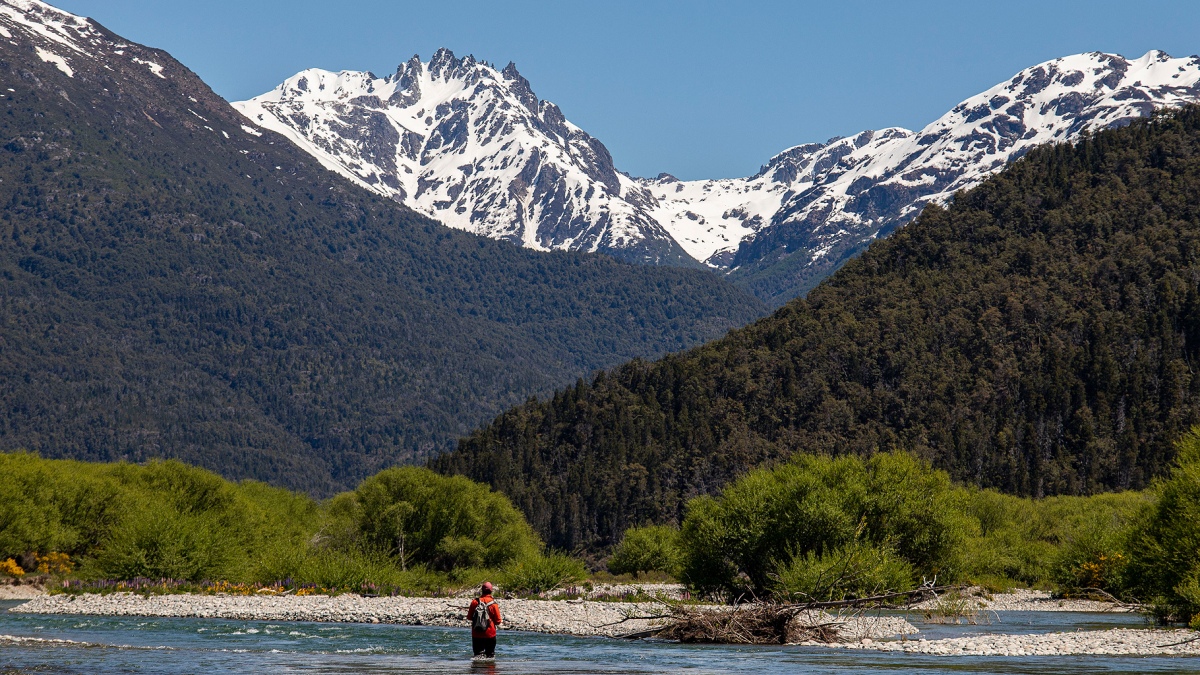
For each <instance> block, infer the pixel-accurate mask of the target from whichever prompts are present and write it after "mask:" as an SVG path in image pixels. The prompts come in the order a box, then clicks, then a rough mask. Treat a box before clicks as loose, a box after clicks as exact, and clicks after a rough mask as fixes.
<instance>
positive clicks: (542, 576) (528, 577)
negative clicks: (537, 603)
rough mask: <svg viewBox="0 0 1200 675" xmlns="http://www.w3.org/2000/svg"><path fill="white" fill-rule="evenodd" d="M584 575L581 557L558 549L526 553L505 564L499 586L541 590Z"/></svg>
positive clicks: (512, 589)
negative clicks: (555, 551) (548, 551)
mask: <svg viewBox="0 0 1200 675" xmlns="http://www.w3.org/2000/svg"><path fill="white" fill-rule="evenodd" d="M586 578H587V568H586V567H585V566H584V564H583V561H581V560H578V559H576V558H572V557H570V556H567V555H562V554H559V553H551V554H547V555H536V556H528V557H525V558H521V559H519V560H516V561H514V562H512V563H510V564H509V565H507V566H506V567H505V568H504V569H503V571H502V572H501V575H500V586H501V588H503V589H504V590H505V591H506V592H509V593H544V592H546V591H552V590H554V589H556V588H562V587H563V586H566V585H568V584H572V583H578V582H581V581H583V580H584V579H586Z"/></svg>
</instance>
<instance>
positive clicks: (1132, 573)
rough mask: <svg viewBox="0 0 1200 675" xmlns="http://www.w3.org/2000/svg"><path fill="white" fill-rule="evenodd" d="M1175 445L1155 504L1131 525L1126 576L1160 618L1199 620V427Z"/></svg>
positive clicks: (1166, 619)
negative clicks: (1172, 463)
mask: <svg viewBox="0 0 1200 675" xmlns="http://www.w3.org/2000/svg"><path fill="white" fill-rule="evenodd" d="M1176 448H1177V451H1178V455H1177V459H1176V464H1175V468H1174V469H1173V470H1172V471H1171V474H1170V476H1169V477H1168V478H1167V479H1166V480H1163V481H1161V482H1160V483H1158V484H1157V485H1156V486H1155V487H1154V489H1153V491H1154V492H1155V493H1156V495H1157V497H1158V499H1157V501H1156V503H1154V504H1153V505H1152V506H1149V507H1147V508H1146V510H1145V511H1144V513H1143V515H1142V518H1141V520H1140V521H1139V522H1138V523H1137V524H1136V525H1135V527H1133V528H1132V534H1131V541H1130V544H1129V549H1128V550H1129V554H1130V555H1129V558H1130V559H1129V566H1128V574H1127V578H1128V580H1129V589H1130V591H1131V592H1133V593H1135V594H1136V595H1138V596H1139V597H1140V599H1141V600H1143V601H1147V602H1151V603H1153V605H1154V607H1155V612H1156V614H1157V615H1158V617H1159V618H1160V619H1161V620H1163V621H1171V622H1176V621H1177V622H1184V623H1188V622H1193V621H1195V622H1197V623H1200V620H1198V617H1200V427H1193V429H1192V430H1191V431H1190V432H1189V433H1188V434H1186V435H1185V436H1184V437H1183V438H1182V439H1180V441H1179V443H1178V444H1177V446H1176Z"/></svg>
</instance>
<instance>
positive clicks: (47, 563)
mask: <svg viewBox="0 0 1200 675" xmlns="http://www.w3.org/2000/svg"><path fill="white" fill-rule="evenodd" d="M73 569H75V565H74V564H73V563H72V562H71V556H69V555H67V554H66V553H58V552H56V551H51V552H50V553H47V554H46V555H39V556H38V568H37V571H38V574H70V573H71V570H73Z"/></svg>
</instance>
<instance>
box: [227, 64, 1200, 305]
mask: <svg viewBox="0 0 1200 675" xmlns="http://www.w3.org/2000/svg"><path fill="white" fill-rule="evenodd" d="M1198 100H1200V59H1197V58H1196V57H1192V58H1186V59H1176V58H1171V57H1170V56H1168V55H1166V54H1164V53H1162V52H1157V51H1153V52H1149V53H1148V54H1146V55H1145V56H1142V57H1141V58H1140V59H1137V60H1134V61H1130V60H1127V59H1125V58H1123V57H1121V56H1116V55H1113V54H1102V53H1090V54H1078V55H1075V56H1068V57H1065V58H1061V59H1056V60H1053V61H1048V62H1046V63H1042V64H1039V65H1037V66H1034V67H1032V68H1029V69H1026V70H1024V71H1021V72H1020V73H1017V75H1016V76H1014V77H1013V78H1012V79H1011V80H1009V81H1007V82H1003V83H1001V84H998V85H996V86H995V87H992V88H991V89H988V90H987V91H985V92H983V93H980V94H978V95H976V96H973V97H971V98H969V99H967V100H965V101H963V102H962V103H960V104H959V105H957V106H956V107H955V108H954V109H953V110H951V111H950V112H948V113H946V114H945V115H943V116H942V117H941V118H940V119H938V120H937V121H935V122H933V123H932V124H930V125H929V126H927V127H925V128H924V129H922V130H920V131H915V132H914V131H909V130H907V129H900V128H888V129H879V130H871V131H863V132H860V133H857V134H855V135H853V136H849V137H845V138H834V139H830V140H829V141H827V142H825V143H809V144H805V145H798V146H795V147H793V148H789V149H787V150H785V151H783V152H781V153H779V154H778V155H776V156H775V157H773V158H771V160H770V161H768V162H767V164H766V165H765V166H763V167H762V169H761V170H760V171H759V172H758V173H757V174H755V175H753V176H749V177H747V178H735V179H720V180H697V181H680V180H678V179H676V178H675V177H674V176H671V175H670V174H661V175H659V176H658V177H656V178H631V177H629V176H627V175H625V174H622V173H621V172H619V171H618V170H617V169H616V168H615V166H614V163H613V159H612V156H611V155H610V154H609V152H608V150H607V149H606V148H605V147H604V145H603V144H602V143H601V142H600V141H598V140H597V139H595V138H593V137H591V136H589V135H588V134H587V133H586V132H584V131H583V130H582V129H580V128H579V127H577V126H575V125H573V124H571V123H570V122H569V121H567V120H566V118H565V117H564V116H563V113H562V111H561V110H559V108H558V106H556V105H554V104H553V103H550V102H548V101H542V100H540V99H538V97H537V96H536V95H535V94H534V93H533V89H532V87H531V86H530V84H529V82H528V80H526V79H525V78H524V77H522V76H521V74H520V73H519V72H517V69H516V67H515V66H514V65H512V64H509V65H508V66H507V67H506V68H504V69H503V70H497V69H496V68H494V67H493V66H491V65H489V64H487V63H482V62H478V61H476V60H475V59H474V58H472V57H470V56H467V57H465V58H462V59H459V58H456V57H455V56H454V55H453V54H452V53H450V52H449V51H447V50H441V51H439V52H438V53H437V54H435V55H434V56H433V58H432V59H431V60H430V61H429V63H428V64H424V63H422V62H421V60H420V59H419V58H418V57H415V56H414V57H413V58H412V59H410V60H409V61H408V62H407V63H405V64H403V65H402V66H400V68H399V69H398V70H397V71H396V73H395V74H393V75H390V76H388V77H385V78H382V79H381V78H377V77H375V76H374V75H372V74H370V73H358V72H342V73H330V72H326V71H320V70H308V71H304V72H303V73H299V74H297V75H296V76H294V77H292V78H291V79H289V80H288V81H287V82H284V83H283V84H282V85H280V86H279V87H278V88H276V89H275V90H274V91H271V92H268V93H266V94H263V95H262V96H259V97H257V98H255V99H252V100H250V101H245V102H243V103H238V104H235V105H236V106H237V107H238V109H239V110H241V111H242V112H243V113H244V114H245V115H247V116H248V117H250V118H251V119H252V120H253V121H254V122H256V123H258V124H261V125H263V126H266V127H269V128H272V129H274V130H276V131H279V132H281V133H284V134H286V135H288V136H289V137H291V138H292V139H293V140H295V141H296V142H297V143H298V144H300V146H301V147H303V148H305V149H306V150H308V151H309V152H311V153H312V154H314V155H315V156H316V157H317V158H318V159H320V160H321V162H322V163H323V164H325V165H326V166H327V167H329V168H332V169H335V170H337V171H339V172H341V173H343V174H344V175H347V176H349V177H351V178H353V179H354V180H356V181H358V182H360V183H361V184H363V185H366V186H367V187H370V188H371V189H374V190H376V191H379V192H381V193H383V194H386V195H388V196H390V197H392V198H394V199H397V200H399V201H402V202H404V203H405V204H408V205H410V206H412V207H414V208H416V209H418V210H420V211H422V212H424V213H427V214H429V215H431V216H433V217H436V218H439V219H441V220H442V221H443V222H445V223H447V224H449V225H451V226H453V227H459V228H462V229H466V230H470V231H473V232H477V233H479V234H484V235H487V236H490V237H494V238H498V239H507V240H510V241H513V242H514V243H517V244H520V245H523V246H528V247H531V248H538V249H570V250H585V251H601V252H606V253H609V254H613V255H616V256H618V257H621V258H624V259H627V260H634V261H642V262H651V263H668V264H680V263H682V264H688V263H689V262H691V261H693V260H698V261H703V262H704V263H705V264H707V265H708V266H710V267H712V268H714V269H718V270H721V271H724V272H726V273H728V274H730V276H731V278H732V279H733V280H734V281H735V282H737V283H738V284H739V285H741V286H743V287H744V288H747V289H748V290H751V291H752V292H754V293H755V295H757V296H759V297H760V298H763V299H764V300H767V301H769V302H772V303H776V304H781V303H783V302H786V301H787V300H789V299H791V298H793V297H796V296H797V295H802V294H804V293H805V292H807V291H808V290H809V289H810V288H812V287H813V286H814V285H816V284H817V283H818V282H819V281H820V280H821V279H823V278H824V277H825V276H827V275H828V274H830V273H832V272H833V271H834V270H836V269H837V268H838V267H839V266H840V265H841V264H842V263H843V262H845V261H846V260H847V259H849V258H850V257H851V256H853V255H855V254H856V253H858V252H859V251H861V250H862V249H863V248H865V247H866V246H867V245H868V244H869V243H870V242H871V241H873V240H874V239H876V238H878V237H881V236H886V235H887V234H888V233H889V232H891V231H893V230H894V229H896V228H897V227H900V226H902V225H904V224H905V223H907V222H909V221H910V220H912V219H913V218H914V217H916V215H917V214H918V213H919V212H920V210H921V209H922V208H923V207H924V206H925V205H926V204H928V203H931V202H938V203H944V202H946V201H948V200H949V199H950V198H951V197H952V196H953V194H954V192H955V191H957V190H962V189H966V188H970V187H973V186H974V185H977V184H978V183H979V182H980V181H981V180H983V179H984V178H986V177H987V176H988V175H991V174H992V173H994V172H996V171H999V170H1000V169H1002V168H1004V166H1006V165H1007V164H1008V163H1009V162H1011V161H1013V160H1015V159H1017V158H1019V157H1021V156H1022V155H1024V154H1025V153H1026V152H1028V150H1029V149H1030V148H1031V147H1033V146H1035V145H1039V144H1043V143H1051V142H1070V141H1072V140H1074V139H1075V138H1078V137H1079V135H1080V134H1082V133H1083V132H1085V131H1086V130H1089V129H1102V128H1106V127H1112V126H1119V125H1123V124H1127V123H1128V122H1129V121H1130V120H1132V119H1135V118H1139V117H1145V116H1147V115H1150V114H1152V113H1153V112H1154V110H1156V109H1159V108H1163V107H1168V106H1177V105H1182V104H1186V103H1192V102H1196V101H1198Z"/></svg>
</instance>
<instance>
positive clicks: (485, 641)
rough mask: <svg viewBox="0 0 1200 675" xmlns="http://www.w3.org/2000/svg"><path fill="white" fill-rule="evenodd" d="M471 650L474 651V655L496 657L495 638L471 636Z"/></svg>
mask: <svg viewBox="0 0 1200 675" xmlns="http://www.w3.org/2000/svg"><path fill="white" fill-rule="evenodd" d="M471 651H473V652H475V656H480V655H482V656H486V657H487V658H489V659H491V658H495V657H496V638H477V637H473V638H471Z"/></svg>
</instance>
